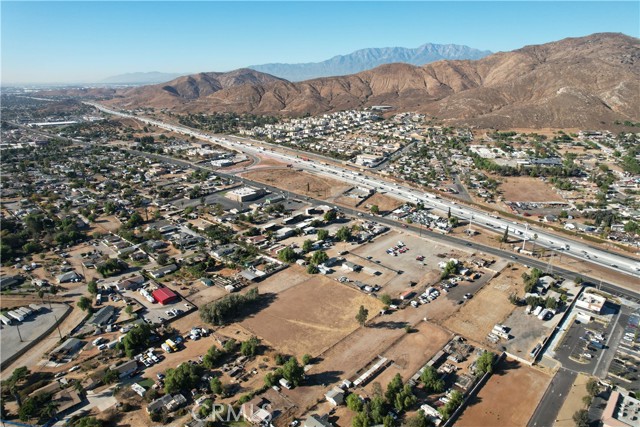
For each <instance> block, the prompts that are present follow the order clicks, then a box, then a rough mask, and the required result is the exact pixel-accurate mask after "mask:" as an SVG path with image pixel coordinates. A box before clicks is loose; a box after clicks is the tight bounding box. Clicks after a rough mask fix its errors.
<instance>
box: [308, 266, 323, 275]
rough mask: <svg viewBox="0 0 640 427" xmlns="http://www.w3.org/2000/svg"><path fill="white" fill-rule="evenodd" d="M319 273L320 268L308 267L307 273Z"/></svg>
mask: <svg viewBox="0 0 640 427" xmlns="http://www.w3.org/2000/svg"><path fill="white" fill-rule="evenodd" d="M318 272H320V270H318V267H316V266H315V265H313V264H309V265H307V273H309V274H318Z"/></svg>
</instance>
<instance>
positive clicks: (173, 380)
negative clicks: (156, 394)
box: [164, 363, 203, 394]
mask: <svg viewBox="0 0 640 427" xmlns="http://www.w3.org/2000/svg"><path fill="white" fill-rule="evenodd" d="M202 371H203V367H202V365H194V364H191V363H182V364H181V365H179V366H178V367H177V368H175V369H173V368H169V369H167V371H166V373H165V379H164V391H165V393H171V394H173V393H177V392H179V391H185V390H191V389H192V388H194V387H195V386H196V385H197V384H198V383H199V382H200V376H201V375H202Z"/></svg>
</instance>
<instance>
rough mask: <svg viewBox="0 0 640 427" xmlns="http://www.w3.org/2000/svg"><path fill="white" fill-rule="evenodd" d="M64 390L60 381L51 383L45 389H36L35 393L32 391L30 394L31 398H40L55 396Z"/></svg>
mask: <svg viewBox="0 0 640 427" xmlns="http://www.w3.org/2000/svg"><path fill="white" fill-rule="evenodd" d="M61 388H62V386H61V385H60V383H59V382H58V381H53V382H50V383H49V384H47V385H45V386H44V387H40V388H39V389H36V390H34V391H32V392H31V393H30V394H29V397H32V398H33V397H36V396H40V395H41V394H53V393H56V392H57V391H59V390H60V389H61Z"/></svg>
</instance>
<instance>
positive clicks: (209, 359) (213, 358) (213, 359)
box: [202, 345, 225, 369]
mask: <svg viewBox="0 0 640 427" xmlns="http://www.w3.org/2000/svg"><path fill="white" fill-rule="evenodd" d="M224 356H225V352H224V351H222V350H220V349H219V348H218V347H216V346H215V345H214V346H211V347H210V348H209V350H207V353H206V354H205V355H204V356H203V357H202V364H203V365H204V366H205V367H206V368H208V369H213V368H216V367H217V366H218V364H219V362H220V361H221V360H222V358H223V357H224Z"/></svg>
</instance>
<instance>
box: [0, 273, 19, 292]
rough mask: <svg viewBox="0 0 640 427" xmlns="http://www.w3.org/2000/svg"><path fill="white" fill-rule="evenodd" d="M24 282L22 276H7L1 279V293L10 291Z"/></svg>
mask: <svg viewBox="0 0 640 427" xmlns="http://www.w3.org/2000/svg"><path fill="white" fill-rule="evenodd" d="M22 282H24V279H23V278H22V276H5V277H0V291H4V290H5V289H9V288H11V287H13V286H17V285H19V284H21V283H22Z"/></svg>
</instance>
